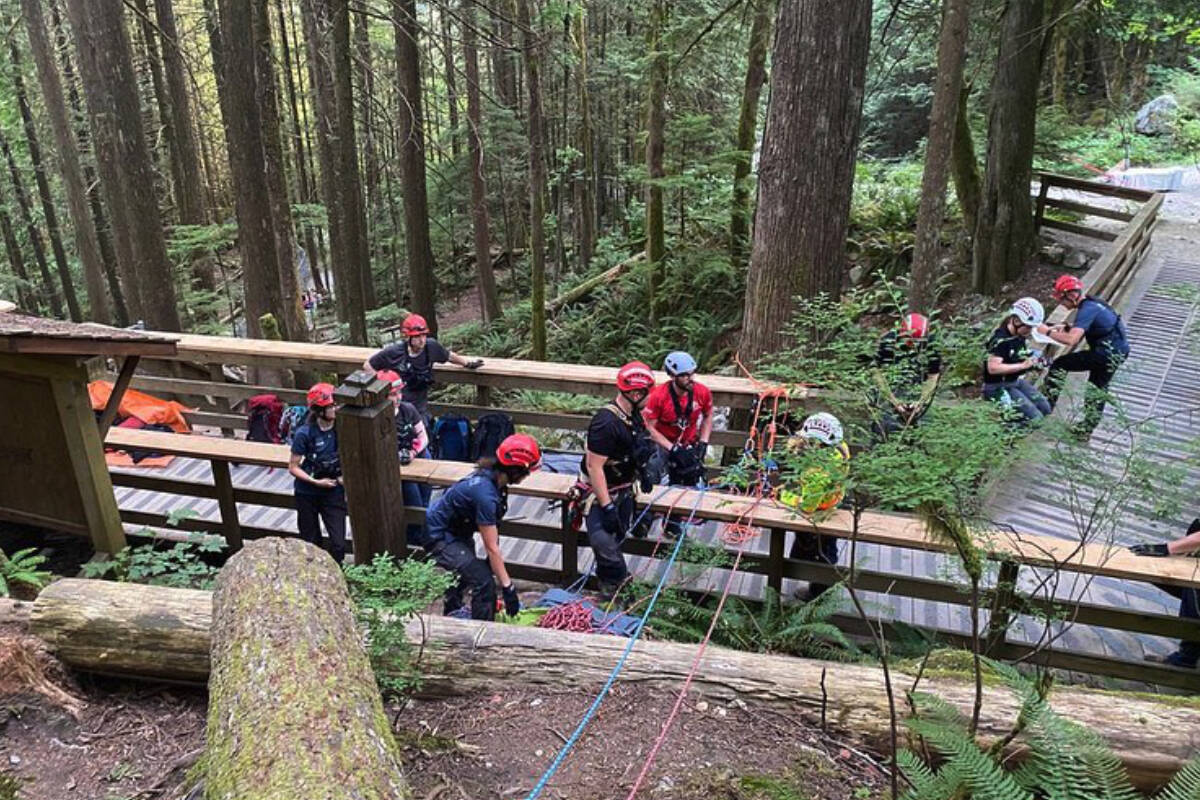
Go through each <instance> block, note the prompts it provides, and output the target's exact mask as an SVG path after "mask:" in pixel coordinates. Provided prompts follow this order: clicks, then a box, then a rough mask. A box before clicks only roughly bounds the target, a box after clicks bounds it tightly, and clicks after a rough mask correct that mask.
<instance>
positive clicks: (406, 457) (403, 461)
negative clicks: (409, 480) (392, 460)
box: [400, 450, 413, 467]
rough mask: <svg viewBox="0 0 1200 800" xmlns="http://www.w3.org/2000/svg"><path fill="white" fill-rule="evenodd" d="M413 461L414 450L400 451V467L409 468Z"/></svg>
mask: <svg viewBox="0 0 1200 800" xmlns="http://www.w3.org/2000/svg"><path fill="white" fill-rule="evenodd" d="M412 460H413V452H412V450H401V451H400V466H402V467H407V466H408V465H409V464H411V463H412Z"/></svg>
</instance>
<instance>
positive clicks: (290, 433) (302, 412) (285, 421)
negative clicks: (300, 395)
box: [279, 406, 308, 444]
mask: <svg viewBox="0 0 1200 800" xmlns="http://www.w3.org/2000/svg"><path fill="white" fill-rule="evenodd" d="M306 419H308V407H307V406H288V407H287V408H286V409H284V412H283V416H281V417H280V418H279V438H280V439H281V440H282V441H283V442H284V443H285V444H291V443H292V439H293V438H295V436H296V430H297V429H298V428H299V427H300V426H301V425H303V424H304V420H306Z"/></svg>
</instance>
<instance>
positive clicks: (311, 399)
mask: <svg viewBox="0 0 1200 800" xmlns="http://www.w3.org/2000/svg"><path fill="white" fill-rule="evenodd" d="M331 405H333V384H332V383H314V384H313V387H312V388H311V389H309V390H308V407H309V408H329V406H331Z"/></svg>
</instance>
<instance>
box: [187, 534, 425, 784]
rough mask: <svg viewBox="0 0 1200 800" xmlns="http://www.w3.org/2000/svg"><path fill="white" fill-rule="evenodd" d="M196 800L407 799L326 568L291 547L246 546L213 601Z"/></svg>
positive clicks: (301, 545) (376, 699)
mask: <svg viewBox="0 0 1200 800" xmlns="http://www.w3.org/2000/svg"><path fill="white" fill-rule="evenodd" d="M212 609H213V626H212V650H211V653H212V656H211V658H212V674H211V675H210V676H209V679H208V729H207V737H206V738H207V741H206V747H205V753H204V761H203V770H202V772H203V775H204V797H205V798H206V800H233V799H234V798H237V799H239V800H240V799H241V798H254V800H291V798H295V797H321V798H327V799H328V800H350V799H351V798H353V799H354V800H396V799H397V798H407V797H409V796H410V795H409V791H408V785H407V783H406V782H405V780H404V776H403V775H402V774H401V772H400V758H399V752H398V749H397V747H396V741H395V739H394V738H393V736H392V731H391V727H390V725H389V724H388V719H387V716H386V715H385V714H384V711H383V701H382V699H381V698H380V696H379V689H378V688H377V686H376V684H375V675H374V674H373V673H372V671H371V665H370V663H369V662H368V660H367V654H366V652H365V651H364V649H363V645H362V639H361V637H360V636H359V633H358V628H357V627H356V625H355V621H354V612H353V609H352V607H351V604H350V595H349V593H348V592H347V591H346V582H345V579H344V578H343V577H342V573H341V570H339V569H338V567H337V564H335V563H334V561H333V559H332V558H330V557H329V555H327V554H326V553H325V552H324V551H322V550H320V549H318V548H317V547H314V546H313V545H310V544H307V543H305V542H302V541H300V540H298V539H284V538H278V537H271V538H268V539H260V540H258V541H256V542H252V543H250V544H249V545H247V546H246V547H245V548H243V549H242V550H241V551H240V552H238V553H237V554H236V555H234V556H233V557H232V558H231V559H229V562H228V563H227V564H226V565H225V567H224V569H222V570H221V573H220V575H219V576H218V578H217V588H216V591H215V592H214V594H213V602H212Z"/></svg>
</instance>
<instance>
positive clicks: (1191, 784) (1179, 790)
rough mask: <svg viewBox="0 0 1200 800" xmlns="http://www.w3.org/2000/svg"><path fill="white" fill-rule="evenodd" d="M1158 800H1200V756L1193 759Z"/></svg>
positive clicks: (1160, 793) (1177, 774)
mask: <svg viewBox="0 0 1200 800" xmlns="http://www.w3.org/2000/svg"><path fill="white" fill-rule="evenodd" d="M1157 800H1200V756H1195V757H1193V758H1192V759H1191V760H1190V761H1188V762H1187V763H1186V764H1184V765H1183V768H1182V769H1181V770H1179V772H1177V773H1175V775H1174V776H1173V777H1172V778H1171V782H1170V783H1168V784H1167V785H1166V786H1165V787H1164V788H1163V790H1162V791H1161V792H1159V793H1158V795H1157Z"/></svg>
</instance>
